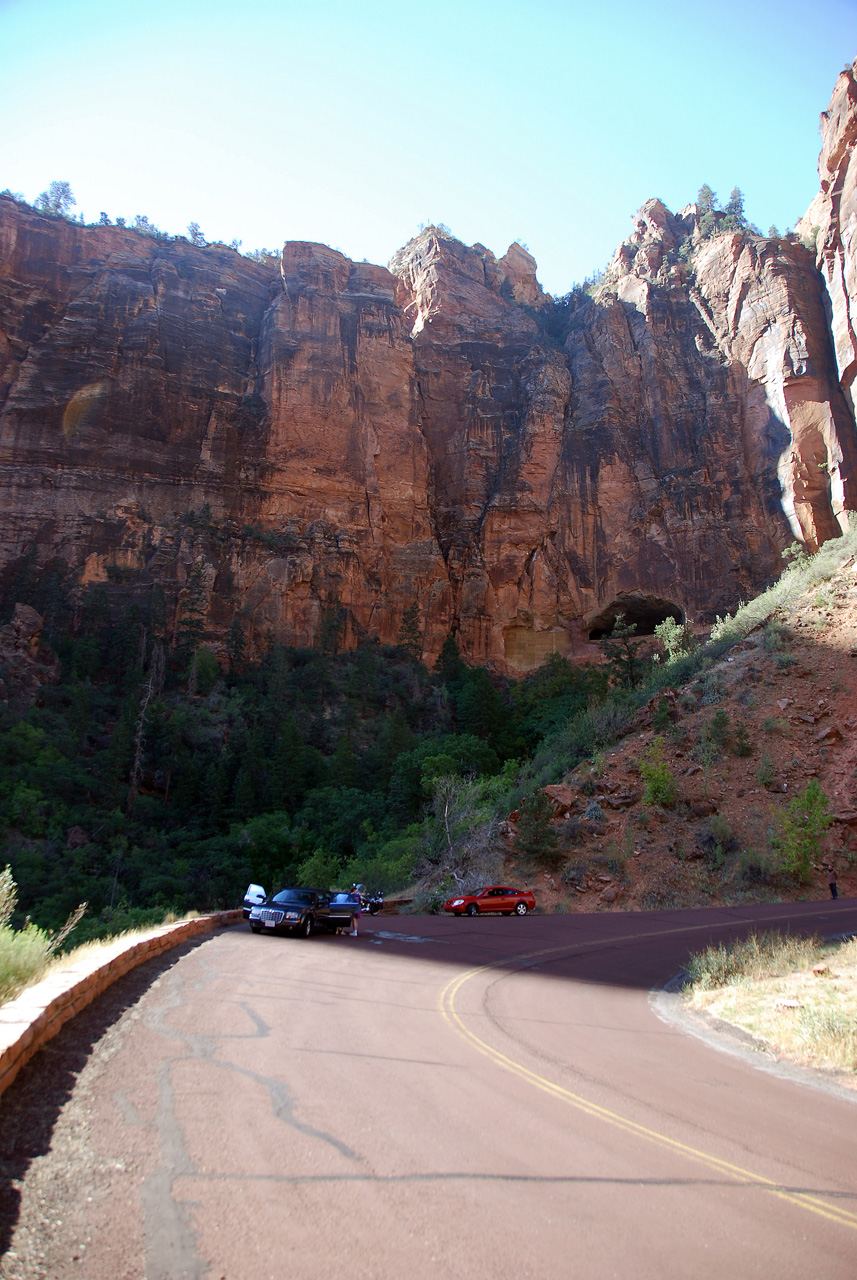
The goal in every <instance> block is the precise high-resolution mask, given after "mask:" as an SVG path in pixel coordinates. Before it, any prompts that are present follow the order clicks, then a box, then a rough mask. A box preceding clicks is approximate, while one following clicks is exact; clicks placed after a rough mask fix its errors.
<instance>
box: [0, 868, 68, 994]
mask: <svg viewBox="0 0 857 1280" xmlns="http://www.w3.org/2000/svg"><path fill="white" fill-rule="evenodd" d="M17 897H18V895H17V886H16V884H15V881H14V880H13V879H12V868H11V867H6V869H5V870H4V871H3V872H2V873H0V1004H5V1003H6V1001H7V1000H14V998H15V996H17V995H18V994H19V992H21V991H23V990H24V988H25V987H28V986H30V985H31V983H33V982H37V981H38V979H39V978H40V977H41V976H42V974H43V973H44V971H45V969H46V968H47V965H48V962H49V961H50V960H51V958H52V957H53V955H54V954H55V953H56V952H57V951H58V950H59V948H60V947H61V946H62V944H63V943H64V942H65V940H66V938H67V937H68V935H69V934H70V933H71V931H72V929H73V928H74V927H75V925H76V924H77V923H78V921H79V920H80V918H81V916H82V915H83V912H84V911H85V910H86V906H85V904H84V906H82V907H78V909H77V911H76V912H74V913H73V914H72V916H70V917H69V919H68V921H67V922H66V924H65V926H64V927H63V928H62V929H60V931H59V932H58V933H57V934H54V935H51V934H49V933H47V932H46V931H45V930H44V929H40V928H39V927H38V926H37V925H35V924H30V923H29V922H28V923H27V924H26V925H25V926H24V928H23V929H13V928H12V926H11V925H10V924H9V921H10V920H11V918H12V915H13V913H14V911H15V907H16V905H17Z"/></svg>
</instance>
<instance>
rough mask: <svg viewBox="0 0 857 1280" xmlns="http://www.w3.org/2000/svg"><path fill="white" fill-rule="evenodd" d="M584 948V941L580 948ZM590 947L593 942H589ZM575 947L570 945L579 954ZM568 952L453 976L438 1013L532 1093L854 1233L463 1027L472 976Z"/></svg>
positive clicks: (852, 1218) (855, 1221) (854, 1220)
mask: <svg viewBox="0 0 857 1280" xmlns="http://www.w3.org/2000/svg"><path fill="white" fill-rule="evenodd" d="M668 932H670V933H672V932H683V930H668ZM636 936H638V937H644V936H645V937H653V936H654V935H653V934H646V935H636ZM628 940H630V939H629V938H627V937H626V938H623V939H620V938H617V939H613V941H614V942H619V941H628ZM583 945H584V946H585V945H586V944H585V943H584V944H583ZM590 945H593V944H590ZM579 947H580V944H578V945H577V946H576V947H574V950H575V951H576V950H578V949H579ZM570 949H571V948H569V947H568V946H565V947H550V948H547V949H545V950H543V951H533V952H530V953H528V954H526V955H519V956H515V957H512V958H508V957H507V958H506V959H505V960H496V961H494V962H493V963H491V964H483V965H479V966H478V967H477V968H475V969H469V970H467V972H466V973H462V974H460V975H459V976H458V977H457V978H453V979H452V981H451V982H449V983H448V984H447V985H446V986H445V987H444V989H443V991H442V992H441V995H440V1009H441V1013H442V1015H443V1017H444V1019H445V1020H446V1022H447V1023H448V1024H449V1026H450V1027H451V1028H452V1029H453V1031H455V1032H457V1034H458V1035H460V1036H461V1037H462V1038H463V1039H464V1040H466V1041H467V1043H468V1044H469V1045H471V1047H472V1048H474V1049H476V1051H477V1052H478V1053H481V1054H482V1055H483V1056H484V1057H486V1058H488V1059H490V1061H491V1062H493V1063H494V1064H495V1065H496V1066H498V1067H502V1068H503V1069H504V1070H505V1071H510V1072H511V1073H512V1075H515V1076H518V1077H519V1079H521V1080H525V1081H526V1082H527V1083H528V1084H531V1085H533V1086H534V1088H536V1089H540V1090H541V1092H542V1093H547V1094H549V1095H550V1097H552V1098H556V1099H557V1100H558V1101H559V1102H563V1103H565V1104H566V1105H567V1106H570V1107H574V1108H575V1109H576V1110H577V1111H582V1112H583V1113H584V1115H588V1116H592V1117H594V1118H595V1119H596V1120H602V1121H603V1122H604V1123H605V1124H609V1125H612V1126H613V1128H615V1129H619V1130H621V1131H622V1132H623V1133H628V1134H631V1135H633V1136H634V1137H636V1138H643V1139H644V1140H645V1141H647V1142H652V1143H654V1144H655V1145H656V1146H659V1147H663V1148H665V1149H666V1150H668V1151H673V1152H675V1153H676V1154H677V1155H681V1156H684V1157H685V1158H686V1159H688V1160H693V1161H695V1162H696V1163H697V1164H701V1165H704V1166H705V1168H706V1169H711V1170H713V1171H714V1172H715V1173H719V1174H721V1175H723V1176H725V1177H728V1178H730V1179H731V1180H732V1181H734V1182H739V1183H744V1184H746V1185H748V1186H755V1187H759V1188H760V1189H761V1190H762V1191H765V1192H766V1193H767V1194H768V1195H772V1196H776V1198H777V1199H778V1200H785V1201H786V1202H787V1203H788V1204H793V1205H797V1207H798V1208H800V1209H806V1210H808V1211H809V1212H810V1213H815V1214H818V1215H819V1216H820V1217H822V1218H827V1219H828V1220H829V1221H831V1222H838V1223H839V1224H840V1226H843V1227H851V1228H852V1230H857V1214H854V1213H851V1212H849V1210H847V1209H841V1208H840V1207H839V1206H838V1205H835V1204H829V1203H828V1202H827V1201H826V1200H822V1199H820V1198H819V1197H818V1196H814V1195H810V1194H809V1193H808V1192H803V1191H789V1190H787V1189H786V1188H785V1187H783V1186H781V1185H780V1184H779V1183H776V1182H774V1181H773V1180H772V1179H770V1178H764V1177H762V1176H761V1175H760V1174H758V1173H753V1172H752V1171H751V1170H750V1169H744V1168H742V1167H741V1165H737V1164H732V1163H731V1162H730V1161H728V1160H721V1159H720V1158H719V1157H718V1156H713V1155H710V1154H709V1153H708V1152H707V1151H701V1150H700V1149H699V1148H698V1147H692V1146H690V1145H689V1144H688V1143H686V1142H679V1141H678V1140H677V1139H675V1138H670V1137H668V1136H667V1135H666V1134H664V1133H659V1132H658V1131H657V1129H650V1128H648V1126H646V1125H644V1124H638V1123H637V1121H636V1120H630V1119H629V1118H628V1117H627V1116H623V1115H620V1113H619V1112H618V1111H611V1110H610V1109H609V1107H602V1106H599V1105H598V1103H596V1102H591V1101H590V1100H589V1099H588V1098H584V1097H582V1096H581V1095H580V1094H579V1093H574V1092H572V1090H570V1089H565V1088H563V1086H562V1085H559V1084H556V1083H555V1082H554V1081H553V1080H548V1079H547V1078H546V1077H545V1076H541V1075H539V1074H538V1072H536V1071H531V1070H530V1068H529V1067H525V1066H524V1065H523V1063H521V1062H516V1061H515V1059H514V1058H510V1057H509V1056H508V1054H505V1053H501V1051H500V1050H499V1049H495V1048H494V1047H493V1046H492V1045H490V1044H487V1043H486V1041H484V1040H482V1039H480V1037H479V1036H477V1035H476V1034H475V1032H473V1031H471V1030H470V1028H469V1027H468V1026H466V1025H465V1023H464V1021H463V1019H462V1017H461V1014H460V1013H459V1012H458V1010H457V1009H456V1007H455V1000H456V996H457V995H458V993H459V992H460V991H461V989H462V987H464V986H465V985H466V983H468V982H472V981H473V979H474V978H477V977H479V975H480V974H483V973H489V972H490V971H491V970H493V969H499V968H504V967H506V966H507V965H508V964H509V963H510V959H511V961H512V962H513V963H514V962H518V963H524V962H526V961H529V960H535V959H538V958H539V957H541V956H548V955H558V954H561V953H562V952H567V951H569V950H570Z"/></svg>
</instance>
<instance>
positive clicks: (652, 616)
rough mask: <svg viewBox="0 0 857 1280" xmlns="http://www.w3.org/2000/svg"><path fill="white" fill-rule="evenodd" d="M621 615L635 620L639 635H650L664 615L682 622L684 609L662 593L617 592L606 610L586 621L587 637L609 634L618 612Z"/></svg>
mask: <svg viewBox="0 0 857 1280" xmlns="http://www.w3.org/2000/svg"><path fill="white" fill-rule="evenodd" d="M620 613H621V614H624V617H625V621H626V622H633V623H636V626H637V632H636V634H637V635H638V636H653V635H654V634H655V627H657V626H659V625H660V624H661V623H662V622H666V620H667V618H674V619H675V621H676V622H684V621H685V616H684V610H683V609H681V608H679V606H678V605H677V604H675V603H674V602H673V601H672V600H664V599H663V598H662V597H661V596H635V595H618V596H616V598H615V599H614V600H613V601H611V603H610V604H609V605H608V606H607V608H606V609H602V610H601V612H600V613H599V614H598V616H597V617H595V618H593V619H592V621H591V622H590V624H589V639H590V640H601V639H602V638H603V637H604V636H609V635H610V633H611V632H612V630H613V626H614V624H615V621H616V617H617V615H618V614H620Z"/></svg>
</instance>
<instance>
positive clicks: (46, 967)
mask: <svg viewBox="0 0 857 1280" xmlns="http://www.w3.org/2000/svg"><path fill="white" fill-rule="evenodd" d="M198 915H199V912H198V911H188V912H187V914H186V915H183V916H175V915H173V913H172V912H167V913H166V914H165V915H164V919H163V921H162V922H161V923H160V924H150V925H142V926H141V927H140V928H139V929H126V930H123V931H122V932H121V933H116V934H114V935H113V936H111V937H109V938H98V939H94V940H93V941H91V942H84V943H82V944H81V945H80V946H79V947H75V948H74V949H73V950H71V951H64V952H61V953H60V954H59V955H56V954H53V953H52V952H51V950H50V942H51V939H50V937H49V936H48V935H47V934H46V933H44V932H43V930H41V929H37V928H36V927H35V926H34V925H31V926H29V927H28V928H27V929H22V930H20V931H18V932H15V931H13V930H12V929H9V928H3V927H0V1005H2V1004H5V1003H7V1002H8V1001H9V1000H14V999H15V997H16V996H18V995H20V994H21V992H22V991H24V990H25V989H26V988H27V987H31V986H34V985H35V984H36V983H37V982H41V981H42V979H43V978H47V977H48V976H49V975H51V974H54V973H62V972H63V971H64V970H66V969H72V968H73V967H74V966H75V965H76V964H79V963H80V962H81V961H83V960H88V959H89V958H90V957H91V956H93V955H97V954H98V953H99V952H101V951H107V950H108V948H110V947H113V946H114V945H115V944H116V943H117V942H125V941H133V940H134V939H142V938H147V937H149V936H150V935H151V934H153V933H156V932H157V931H158V929H160V928H162V927H163V925H165V924H177V923H179V922H180V921H181V920H194V919H196V918H197V916H198Z"/></svg>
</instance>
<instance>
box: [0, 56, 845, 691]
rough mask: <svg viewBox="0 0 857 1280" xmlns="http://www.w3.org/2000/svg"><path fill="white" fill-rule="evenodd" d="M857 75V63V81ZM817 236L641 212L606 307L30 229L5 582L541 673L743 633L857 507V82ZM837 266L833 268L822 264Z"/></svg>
mask: <svg viewBox="0 0 857 1280" xmlns="http://www.w3.org/2000/svg"><path fill="white" fill-rule="evenodd" d="M855 67H857V64H855ZM855 67H852V68H851V69H850V70H849V71H846V72H843V74H842V75H841V76H840V77H839V80H838V82H837V85H836V88H835V91H834V95H833V99H832V101H831V104H830V107H829V109H828V111H827V112H825V113H824V115H823V117H822V139H823V147H822V152H821V157H820V161H819V173H820V178H821V192H820V194H819V196H818V197H817V198H816V200H815V201H814V202H813V205H812V206H811V208H810V210H809V211H808V213H807V215H806V217H805V218H804V219H803V220H802V222H801V224H799V226H798V229H797V230H798V233H799V235H798V237H796V238H791V239H779V238H777V239H772V238H767V237H762V236H757V235H751V234H741V233H737V232H735V233H729V234H719V235H715V236H713V237H712V238H709V239H704V238H702V236H701V235H700V230H699V224H698V218H697V212H696V209H695V207H694V206H689V207H688V208H686V209H684V210H682V211H681V212H680V213H678V214H673V213H671V212H670V211H669V210H667V209H666V208H665V207H664V205H663V204H662V203H661V202H660V201H658V200H651V201H649V202H647V204H645V205H644V206H643V208H642V209H641V210H640V212H639V214H638V215H637V218H636V220H635V223H634V227H633V230H632V233H631V235H630V236H629V238H628V239H627V240H626V241H625V243H624V244H622V245H621V246H620V247H619V249H618V250H617V253H616V255H615V257H614V259H613V261H612V263H611V264H610V267H609V268H608V270H607V272H606V275H605V277H604V279H603V280H602V281H601V283H600V284H599V286H598V287H597V288H596V289H595V290H593V291H591V293H585V292H583V291H580V290H578V291H575V292H574V293H573V294H572V295H571V296H570V297H569V298H568V299H566V300H564V301H563V302H562V303H557V302H556V301H555V300H553V299H551V298H548V297H547V296H546V295H545V294H544V293H543V292H542V290H541V288H540V286H539V284H538V282H537V279H536V264H535V262H534V260H533V259H532V257H531V256H530V255H529V253H527V251H526V250H525V249H523V248H522V247H521V246H520V245H512V246H511V248H510V249H509V251H508V252H507V253H506V255H505V256H504V257H502V258H499V259H497V258H495V257H494V255H493V254H492V253H491V252H490V251H489V250H488V249H486V248H485V247H484V246H483V245H479V244H477V245H473V246H471V247H469V248H468V247H466V246H465V245H463V244H461V243H460V242H459V241H457V240H455V239H454V238H453V237H451V236H450V235H449V234H448V233H446V232H445V231H444V230H442V229H438V228H434V227H429V228H427V229H426V230H425V231H423V232H421V234H420V235H419V236H417V237H416V238H415V239H414V240H412V241H411V242H410V243H409V244H408V245H406V246H405V247H404V248H403V249H401V250H400V251H399V252H398V253H397V254H396V255H395V257H394V258H393V260H392V261H391V263H390V265H389V269H385V268H383V267H379V266H372V265H370V264H368V263H354V262H351V261H350V260H349V259H348V258H346V257H345V256H344V255H342V254H341V253H338V252H337V251H335V250H333V249H329V248H326V247H325V246H323V245H319V244H309V243H289V244H286V245H285V247H284V249H283V253H282V258H281V260H280V261H278V262H277V261H275V260H271V261H270V262H268V263H267V264H266V263H255V262H253V261H250V260H248V259H247V258H244V257H242V256H240V255H239V254H238V253H236V252H234V251H233V250H231V249H227V248H225V247H224V246H216V245H215V246H207V247H196V246H193V245H191V244H189V243H187V242H185V241H182V240H178V241H160V240H158V239H156V238H153V237H150V236H146V235H142V234H138V233H136V232H133V231H129V230H127V229H125V228H121V227H109V226H107V227H102V226H98V227H86V226H82V225H79V224H75V223H71V222H66V221H64V220H62V219H56V218H49V217H45V216H42V215H40V214H38V213H36V212H35V211H34V210H32V209H31V208H29V207H28V206H25V205H22V204H19V203H16V202H15V201H14V200H12V199H9V198H5V197H0V484H2V487H3V498H2V516H0V571H1V572H3V573H4V574H5V577H6V581H7V583H8V582H9V581H11V578H12V576H13V575H14V573H15V571H16V566H18V565H20V563H21V559H22V557H25V556H27V555H28V554H29V555H30V556H32V555H33V554H34V553H35V555H36V556H37V558H38V560H39V561H40V562H45V561H47V560H50V559H52V558H54V557H59V558H61V559H62V560H64V561H65V562H67V563H68V564H69V565H70V566H71V568H72V569H73V571H74V573H75V574H76V576H77V577H78V578H79V580H80V581H81V582H82V583H84V584H86V583H96V582H103V583H105V584H106V586H107V588H108V590H109V592H110V593H111V594H112V595H113V596H114V597H116V598H117V599H121V598H139V596H140V595H141V594H142V593H145V592H146V591H148V590H150V589H151V587H152V585H153V584H154V583H158V584H160V586H161V587H162V588H163V590H164V592H165V596H166V600H167V603H168V605H169V607H170V608H171V609H172V610H173V611H174V612H175V610H177V609H178V608H179V607H180V603H181V599H182V593H183V592H186V590H187V581H188V573H189V571H190V570H191V568H192V567H193V566H195V567H196V569H195V573H194V581H195V583H196V584H197V586H196V588H195V589H196V590H197V591H198V592H201V597H200V607H201V608H202V609H203V610H204V613H205V625H206V633H207V639H208V641H209V643H211V645H212V647H214V648H215V649H216V650H217V649H218V648H220V647H222V645H223V642H224V638H225V636H226V634H227V632H228V631H229V628H230V626H231V625H233V622H234V620H235V619H238V625H239V626H240V628H241V630H242V633H243V636H244V640H245V643H246V644H247V646H248V648H249V652H250V653H251V654H252V653H253V651H254V648H257V647H258V646H259V645H261V644H264V643H267V642H268V641H269V640H270V639H271V638H273V639H276V640H279V641H281V642H284V643H288V644H298V645H309V644H313V643H318V642H319V638H320V637H321V636H323V635H324V634H326V632H327V633H331V632H332V633H335V634H336V636H337V643H339V644H342V645H353V644H355V643H357V642H359V640H360V639H361V638H364V637H367V636H376V637H378V638H379V639H380V640H381V641H383V642H387V643H395V642H396V640H397V638H398V636H399V633H400V628H401V625H402V618H403V615H404V614H405V611H406V610H408V609H409V608H410V607H412V606H413V605H414V604H416V605H417V608H418V611H419V625H420V629H421V632H422V637H423V657H424V659H425V660H431V659H432V658H433V657H434V656H435V655H436V654H437V653H438V651H439V649H440V646H441V645H442V643H443V640H444V639H445V637H446V636H447V635H448V634H449V633H450V632H451V631H452V632H455V633H456V635H457V637H458V640H459V644H460V646H461V649H462V652H463V653H464V655H465V656H466V657H467V658H468V659H469V660H471V661H475V662H481V663H490V664H493V665H495V666H497V667H499V668H501V669H506V670H510V671H523V670H527V669H529V668H531V667H533V666H535V665H537V664H538V663H540V662H541V661H542V660H543V658H544V657H545V656H546V655H547V654H548V653H551V652H560V653H563V654H568V655H581V656H582V655H584V654H586V653H587V651H588V645H589V640H590V637H591V636H593V635H597V634H599V633H600V632H602V631H603V630H605V629H607V630H609V628H610V626H611V625H612V620H613V617H614V615H615V614H616V613H617V612H619V611H623V612H624V613H625V614H626V616H627V617H628V618H629V619H630V620H632V621H636V622H637V623H638V626H639V629H640V631H641V632H644V631H647V630H649V631H650V630H651V628H652V626H653V625H654V623H656V622H657V621H660V620H661V619H662V618H663V617H665V616H667V614H669V613H672V614H674V615H675V616H677V617H678V616H685V617H687V618H688V619H689V620H690V621H692V622H695V623H697V622H698V623H704V622H706V621H709V620H711V619H713V617H714V616H715V614H717V613H724V612H725V611H726V610H727V609H729V608H730V607H732V606H733V605H734V604H735V602H736V601H737V600H739V599H740V598H742V597H746V596H747V595H748V594H750V593H752V592H753V591H754V590H755V589H756V588H758V587H759V586H760V585H761V584H762V583H763V582H764V581H765V580H766V579H767V578H769V577H770V576H771V575H772V574H774V573H776V572H777V571H778V569H779V567H780V565H781V553H782V551H783V549H784V548H785V547H786V546H787V545H788V544H790V543H791V542H792V541H793V540H795V539H798V540H800V541H802V542H804V543H806V544H807V545H808V546H809V547H810V548H813V547H815V546H817V545H818V544H819V543H820V542H822V541H824V540H825V539H827V538H830V537H832V536H835V535H836V534H837V532H838V531H839V529H840V528H841V527H843V525H844V523H845V521H846V520H847V512H848V511H849V510H852V509H854V508H855V506H857V468H855V461H857V459H855V452H857V430H855V403H854V379H855V373H857V316H855V310H857V160H855V157H854V148H855V141H857V78H856V77H855ZM813 243H814V245H815V251H811V247H810V248H808V247H807V245H809V246H812V245H813Z"/></svg>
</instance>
